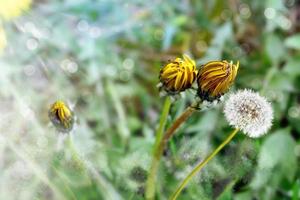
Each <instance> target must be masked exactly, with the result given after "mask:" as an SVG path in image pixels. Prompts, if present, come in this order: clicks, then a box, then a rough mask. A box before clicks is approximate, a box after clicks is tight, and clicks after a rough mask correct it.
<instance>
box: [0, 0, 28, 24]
mask: <svg viewBox="0 0 300 200" xmlns="http://www.w3.org/2000/svg"><path fill="white" fill-rule="evenodd" d="M30 4H31V0H0V18H4V19H7V20H9V19H12V18H14V17H18V16H20V15H21V13H22V12H23V11H26V10H28V9H29V7H30Z"/></svg>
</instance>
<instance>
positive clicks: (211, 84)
mask: <svg viewBox="0 0 300 200" xmlns="http://www.w3.org/2000/svg"><path fill="white" fill-rule="evenodd" d="M238 68H239V62H237V64H236V65H235V64H233V63H232V62H230V63H229V62H227V61H211V62H208V63H207V64H205V65H203V66H202V68H201V69H200V70H199V72H198V75H197V83H198V95H199V97H200V98H201V99H205V100H214V99H216V98H218V97H220V96H221V95H223V94H224V93H225V92H226V91H227V90H228V89H229V87H230V86H231V85H232V83H233V81H234V80H235V77H236V75H237V71H238Z"/></svg>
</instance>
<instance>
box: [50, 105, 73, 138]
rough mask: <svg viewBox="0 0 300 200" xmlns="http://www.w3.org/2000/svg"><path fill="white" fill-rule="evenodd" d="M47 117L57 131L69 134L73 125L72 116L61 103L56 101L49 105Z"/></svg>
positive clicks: (67, 108)
mask: <svg viewBox="0 0 300 200" xmlns="http://www.w3.org/2000/svg"><path fill="white" fill-rule="evenodd" d="M48 116H49V118H50V120H51V122H52V123H53V125H54V126H55V127H56V128H57V130H58V131H61V132H64V133H67V132H70V131H71V130H72V128H73V125H74V115H73V112H72V111H71V110H70V108H69V107H68V106H67V105H66V104H65V103H64V102H63V101H56V102H55V103H54V104H52V105H51V107H50V109H49V112H48Z"/></svg>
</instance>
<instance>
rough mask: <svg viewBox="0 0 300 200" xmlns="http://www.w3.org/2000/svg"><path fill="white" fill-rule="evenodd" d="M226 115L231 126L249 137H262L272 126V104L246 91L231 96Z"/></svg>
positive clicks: (227, 103) (226, 107)
mask: <svg viewBox="0 0 300 200" xmlns="http://www.w3.org/2000/svg"><path fill="white" fill-rule="evenodd" d="M224 113H225V117H226V119H227V121H228V122H229V124H230V125H231V126H233V127H235V128H238V129H240V130H242V131H243V132H244V133H245V134H246V135H248V136H249V137H253V138H256V137H260V136H262V135H263V134H265V133H266V132H267V131H268V130H269V129H270V127H271V125H272V120H273V109H272V106H271V104H270V103H269V102H268V101H267V100H266V99H265V98H264V97H262V96H260V95H259V94H258V93H256V92H253V91H251V90H248V89H245V90H240V91H238V92H237V93H235V94H231V95H230V96H229V98H228V100H227V101H226V103H225V107H224Z"/></svg>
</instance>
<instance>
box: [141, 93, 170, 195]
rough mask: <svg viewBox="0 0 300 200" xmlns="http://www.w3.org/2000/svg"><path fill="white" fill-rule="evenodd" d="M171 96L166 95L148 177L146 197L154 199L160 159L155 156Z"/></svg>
mask: <svg viewBox="0 0 300 200" xmlns="http://www.w3.org/2000/svg"><path fill="white" fill-rule="evenodd" d="M171 103H172V102H171V98H170V97H166V99H165V103H164V106H163V111H162V114H161V117H160V121H159V126H158V129H157V132H156V137H155V144H154V148H153V159H152V163H151V168H150V171H149V175H148V179H147V184H146V199H153V198H154V194H155V182H156V171H157V168H158V163H159V162H158V161H157V160H156V158H155V152H156V151H157V148H158V146H159V144H160V141H161V139H162V137H163V131H164V128H165V125H166V122H167V118H168V114H169V111H170V107H171Z"/></svg>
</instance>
